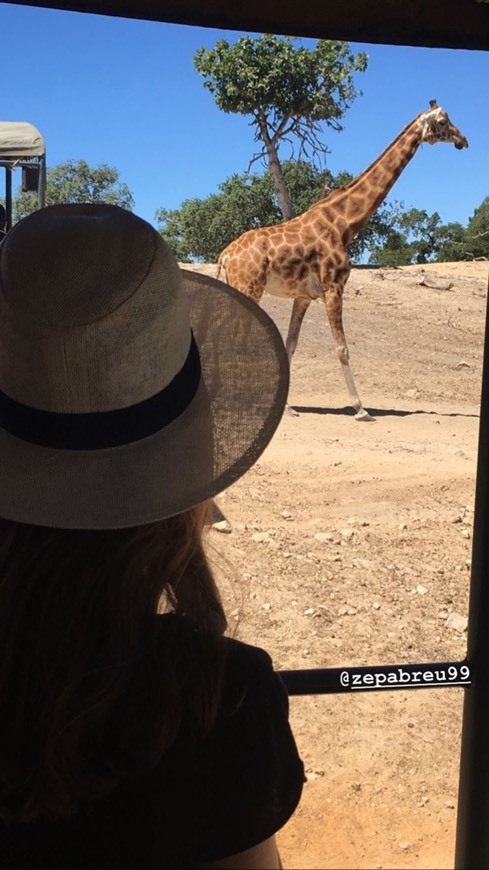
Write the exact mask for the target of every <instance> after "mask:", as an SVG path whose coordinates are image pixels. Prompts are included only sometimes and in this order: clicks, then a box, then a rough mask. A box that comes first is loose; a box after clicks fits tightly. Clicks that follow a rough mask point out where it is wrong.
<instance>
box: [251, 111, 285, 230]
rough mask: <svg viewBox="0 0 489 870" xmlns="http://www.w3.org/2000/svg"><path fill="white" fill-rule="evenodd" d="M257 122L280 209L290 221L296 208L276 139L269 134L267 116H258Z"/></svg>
mask: <svg viewBox="0 0 489 870" xmlns="http://www.w3.org/2000/svg"><path fill="white" fill-rule="evenodd" d="M257 122H258V125H259V128H260V138H261V140H262V142H263V143H264V145H265V148H266V151H267V158H268V165H269V166H270V171H271V173H272V178H273V185H274V187H275V193H276V194H277V199H278V204H279V206H280V211H281V212H282V214H283V216H284V220H286V221H289V220H290V219H291V218H293V217H294V210H293V208H292V201H291V199H290V195H289V191H288V189H287V184H286V181H285V176H284V173H283V169H282V164H281V163H280V160H279V159H278V152H277V147H276V145H275V141H274V140H273V139H271V138H270V136H269V134H268V126H267V122H266V120H265V118H263V117H259V118H257Z"/></svg>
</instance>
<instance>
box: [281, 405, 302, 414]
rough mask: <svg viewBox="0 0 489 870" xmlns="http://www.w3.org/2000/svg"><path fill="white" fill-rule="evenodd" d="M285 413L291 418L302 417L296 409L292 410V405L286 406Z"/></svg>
mask: <svg viewBox="0 0 489 870" xmlns="http://www.w3.org/2000/svg"><path fill="white" fill-rule="evenodd" d="M284 413H285V414H287V416H289V417H299V416H300V415H299V412H298V411H296V410H295V409H294V408H291V406H290V405H286V406H285V409H284Z"/></svg>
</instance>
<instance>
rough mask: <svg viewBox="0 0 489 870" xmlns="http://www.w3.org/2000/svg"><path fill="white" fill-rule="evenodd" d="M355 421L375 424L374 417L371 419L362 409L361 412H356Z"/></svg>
mask: <svg viewBox="0 0 489 870" xmlns="http://www.w3.org/2000/svg"><path fill="white" fill-rule="evenodd" d="M355 420H362V421H364V422H366V423H369V422H372V423H375V417H372V416H371V415H370V414H369V413H368V411H366V410H365V408H362V410H361V411H357V413H356V414H355Z"/></svg>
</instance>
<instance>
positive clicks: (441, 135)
mask: <svg viewBox="0 0 489 870" xmlns="http://www.w3.org/2000/svg"><path fill="white" fill-rule="evenodd" d="M419 120H420V123H421V141H422V142H428V144H429V145H434V144H435V142H453V144H454V145H455V148H458V149H459V150H460V149H461V148H468V147H469V143H468V142H467V139H466V138H465V136H464V135H463V133H461V132H460V130H458V129H457V127H456V126H455V124H452V122H451V121H450V118H449V117H448V115H447V113H446V112H445V111H444V109H441V108H440V106H439V105H438V104H437V102H436V100H430V110H429V112H424V113H423V114H422V115H420V116H419Z"/></svg>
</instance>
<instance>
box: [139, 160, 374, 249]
mask: <svg viewBox="0 0 489 870" xmlns="http://www.w3.org/2000/svg"><path fill="white" fill-rule="evenodd" d="M283 171H284V177H285V180H286V183H287V187H288V189H289V191H290V194H291V199H292V202H293V204H294V213H295V214H301V213H302V212H304V211H306V209H308V208H309V206H311V205H312V204H313V203H315V202H317V200H318V199H319V198H320V196H321V195H322V192H323V190H324V188H325V187H327V188H328V189H331V188H335V187H341V186H343V185H345V184H348V183H349V182H350V181H351V180H352V176H351V175H350V174H349V173H347V172H341V173H339V174H338V175H337V176H333V175H332V174H331V173H330V172H329V170H323V171H320V170H318V169H316V168H315V167H314V166H313V165H312V164H311V163H308V162H305V161H294V160H287V161H285V163H284V165H283ZM219 190H220V193H217V194H212V195H211V196H208V197H207V198H206V199H186V200H185V201H184V202H183V203H182V205H181V206H180V208H179V209H175V210H173V211H169V210H167V209H164V208H162V209H159V211H158V212H157V213H156V215H155V218H156V220H157V221H158V224H159V229H160V232H161V234H162V235H163V237H164V238H165V239H166V240H167V241H168V242H169V244H170V245H171V247H172V249H173V251H174V253H175V256H176V257H177V259H178V260H179V261H180V262H191V261H193V260H200V261H204V262H215V261H216V260H217V257H218V255H219V254H220V252H221V251H222V250H223V249H224V248H225V247H226V245H228V244H229V243H230V242H232V241H233V240H234V239H236V238H238V236H240V235H241V233H244V232H245V231H246V230H250V229H255V228H257V227H262V226H271V225H272V224H277V223H280V222H281V220H282V213H281V209H280V206H279V203H278V198H277V195H276V193H275V188H274V183H273V178H272V173H271V171H270V170H268V171H267V172H265V173H264V174H263V175H257V174H256V175H255V174H248V173H245V174H244V175H232V176H231V177H230V178H228V179H227V180H226V181H224V182H223V183H222V184H220V185H219ZM390 222H391V209H390V207H388V206H385V207H384V208H381V209H379V211H378V212H377V213H376V214H375V215H374V217H373V218H372V219H371V221H369V223H368V224H367V226H366V227H365V228H364V229H363V230H362V231H361V232H360V233H359V234H358V236H357V237H356V238H355V239H354V241H353V243H352V245H351V247H350V256H351V257H352V259H357V258H359V257H360V256H361V255H362V253H363V251H364V250H365V248H366V247H371V246H372V245H373V244H379V243H380V242H381V241H382V240H383V239H385V238H386V237H387V235H388V234H389V232H390Z"/></svg>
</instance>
